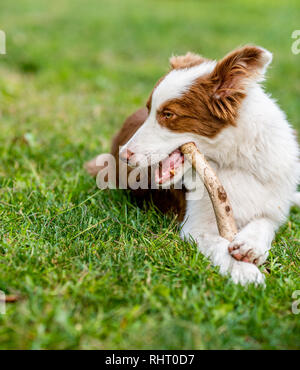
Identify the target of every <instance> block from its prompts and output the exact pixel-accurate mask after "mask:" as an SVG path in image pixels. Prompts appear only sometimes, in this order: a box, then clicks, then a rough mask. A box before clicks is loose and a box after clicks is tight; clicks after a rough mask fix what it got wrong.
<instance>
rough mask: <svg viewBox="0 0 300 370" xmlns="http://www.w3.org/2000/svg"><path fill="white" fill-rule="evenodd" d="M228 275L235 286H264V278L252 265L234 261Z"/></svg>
mask: <svg viewBox="0 0 300 370" xmlns="http://www.w3.org/2000/svg"><path fill="white" fill-rule="evenodd" d="M230 274H231V278H232V280H233V282H234V283H235V284H241V285H247V284H251V283H253V284H255V285H264V284H265V276H264V275H263V274H262V273H261V272H260V271H259V269H258V268H257V267H256V266H255V265H253V264H252V263H247V262H238V261H234V263H233V264H232V268H231V271H230Z"/></svg>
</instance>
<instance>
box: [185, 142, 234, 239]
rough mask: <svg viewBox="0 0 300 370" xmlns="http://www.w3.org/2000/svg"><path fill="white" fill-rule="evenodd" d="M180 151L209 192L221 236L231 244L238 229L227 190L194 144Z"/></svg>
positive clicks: (188, 144) (189, 144)
mask: <svg viewBox="0 0 300 370" xmlns="http://www.w3.org/2000/svg"><path fill="white" fill-rule="evenodd" d="M180 149H181V152H182V153H183V154H184V155H185V157H186V158H187V159H188V160H189V161H190V162H191V164H192V166H193V167H194V169H195V170H196V171H197V173H198V174H199V176H200V177H201V179H202V181H203V183H204V185H205V187H206V189H207V191H208V194H209V197H210V199H211V202H212V205H213V208H214V212H215V215H216V220H217V225H218V230H219V234H220V235H221V236H222V237H223V238H224V239H227V240H229V241H230V242H231V241H232V240H233V239H234V236H235V234H236V233H237V227H236V223H235V220H234V218H233V212H232V208H231V205H230V202H229V199H228V197H227V194H226V191H225V189H224V188H223V186H222V184H221V182H220V180H219V179H218V177H217V175H216V174H215V171H214V170H213V169H212V168H211V166H210V165H209V164H208V162H207V161H206V159H205V157H204V155H203V154H202V153H200V152H199V150H198V148H197V147H196V145H195V144H194V143H187V144H184V145H182V146H181V148H180Z"/></svg>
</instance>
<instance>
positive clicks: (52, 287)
mask: <svg viewBox="0 0 300 370" xmlns="http://www.w3.org/2000/svg"><path fill="white" fill-rule="evenodd" d="M299 13H300V3H299V1H297V0H295V1H280V2H279V1H272V2H271V1H268V0H264V1H258V0H257V1H253V0H247V1H234V0H232V1H208V0H207V1H201V2H200V1H191V0H187V1H179V0H177V1H176V0H174V1H170V0H169V1H167V0H166V1H158V0H153V1H147V0H145V1H138V0H136V1H121V0H119V1H117V0H107V1H99V0H89V1H83V0H82V1H77V0H70V1H67V0H52V1H51V2H50V1H48V2H46V1H42V0H23V1H12V0H1V4H0V29H2V30H4V31H5V32H6V36H7V55H6V56H3V55H0V125H1V126H0V217H1V218H0V290H2V291H4V292H5V293H6V294H10V295H18V296H19V297H20V299H19V300H18V301H17V302H14V303H9V304H7V312H6V314H5V315H0V348H2V349H4V348H11V349H12V348H18V349H40V348H47V349H79V348H80V349H228V348H231V349H260V348H264V349H275V348H281V349H283V348H300V323H299V318H300V315H295V314H293V313H292V311H291V304H292V301H293V299H292V293H293V292H294V291H295V290H297V289H298V290H300V276H299V267H300V253H299V242H300V212H299V210H297V209H296V208H293V209H292V210H291V215H290V219H289V221H288V222H287V223H286V225H284V226H283V227H282V228H281V230H280V232H279V233H278V234H277V236H276V241H275V242H274V247H273V249H272V251H271V254H270V257H269V258H268V261H267V264H266V266H265V267H266V268H267V270H268V271H269V274H268V275H267V277H266V288H265V289H263V288H254V287H253V286H250V287H248V288H244V287H241V286H236V285H234V284H233V283H232V282H231V280H230V279H229V278H224V277H221V276H220V275H219V274H218V269H217V268H213V267H212V266H211V265H210V262H209V261H208V260H207V259H206V258H204V257H203V256H202V255H200V254H198V253H197V249H196V246H195V245H190V244H188V243H184V242H183V241H181V240H180V238H179V236H178V226H177V224H176V221H175V220H174V219H173V220H172V219H170V218H167V217H165V216H163V215H161V214H159V213H158V212H156V211H155V210H154V209H150V211H147V210H146V209H139V208H137V207H136V205H135V204H134V202H133V201H132V200H130V197H129V196H128V194H127V193H126V192H124V191H119V190H114V191H109V192H107V191H100V190H98V189H97V187H96V185H95V181H94V179H92V178H89V177H88V176H87V175H86V174H85V172H84V170H83V163H84V162H85V161H86V160H88V159H90V158H91V157H93V156H95V155H96V154H98V153H100V152H107V151H108V150H109V147H110V142H111V138H112V136H113V135H114V133H115V132H116V130H117V129H118V128H119V127H120V126H121V124H122V121H123V120H124V118H125V117H126V116H127V115H129V114H130V113H131V112H132V111H134V110H135V109H136V108H138V107H140V106H142V105H144V104H145V101H146V99H147V97H148V94H149V93H150V91H151V89H152V87H153V85H154V83H155V82H156V80H157V79H158V78H159V77H160V76H161V75H162V74H163V73H164V72H165V71H166V70H167V68H168V57H169V56H170V55H171V54H172V53H174V54H180V53H185V52H186V51H188V50H191V51H194V52H199V53H202V54H203V55H205V56H207V57H211V58H219V57H221V56H223V55H224V54H225V53H227V52H228V51H230V50H231V49H233V48H234V47H237V46H239V45H243V44H245V43H255V44H258V45H261V46H263V47H265V48H267V49H269V50H271V51H272V52H273V53H274V61H273V64H272V67H271V68H270V70H269V72H268V80H267V82H266V86H267V90H268V91H269V92H271V93H272V94H273V96H274V97H275V98H276V99H278V100H279V102H280V105H281V107H282V108H283V109H284V110H285V111H286V113H287V115H288V117H289V120H290V121H291V122H292V124H293V125H294V127H295V128H297V129H298V130H300V106H299V95H300V69H299V66H300V55H293V54H292V53H291V45H292V42H293V40H292V39H291V34H292V31H293V30H295V29H300V23H299Z"/></svg>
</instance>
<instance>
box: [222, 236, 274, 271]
mask: <svg viewBox="0 0 300 370" xmlns="http://www.w3.org/2000/svg"><path fill="white" fill-rule="evenodd" d="M228 251H229V253H230V254H231V256H232V257H233V258H235V259H236V260H237V261H243V262H249V263H254V264H255V265H257V266H259V265H261V264H262V263H264V262H265V260H266V259H267V256H268V250H267V248H266V246H265V244H263V243H262V242H261V240H259V238H258V237H257V236H255V235H252V236H251V237H249V236H243V235H242V233H239V234H237V236H236V237H235V238H234V240H233V241H232V242H231V243H230V244H229V247H228Z"/></svg>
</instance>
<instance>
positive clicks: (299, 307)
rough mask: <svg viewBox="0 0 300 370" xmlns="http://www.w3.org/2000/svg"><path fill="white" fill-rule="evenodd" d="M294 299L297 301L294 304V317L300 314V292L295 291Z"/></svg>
mask: <svg viewBox="0 0 300 370" xmlns="http://www.w3.org/2000/svg"><path fill="white" fill-rule="evenodd" d="M292 298H293V299H295V301H293V303H292V312H293V314H294V315H298V314H299V313H300V290H295V291H294V292H293V294H292ZM297 298H298V299H297Z"/></svg>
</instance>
